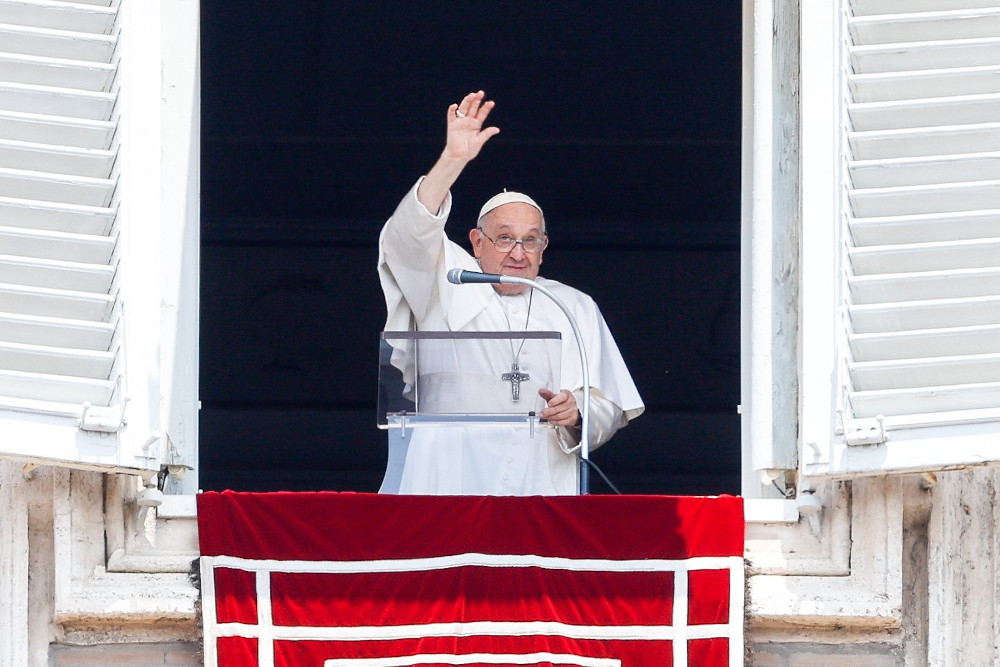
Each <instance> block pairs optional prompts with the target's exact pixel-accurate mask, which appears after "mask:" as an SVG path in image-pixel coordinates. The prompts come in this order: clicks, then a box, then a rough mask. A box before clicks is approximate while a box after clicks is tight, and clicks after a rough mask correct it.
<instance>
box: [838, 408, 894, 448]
mask: <svg viewBox="0 0 1000 667" xmlns="http://www.w3.org/2000/svg"><path fill="white" fill-rule="evenodd" d="M884 419H885V418H884V417H883V416H882V415H878V416H876V417H866V418H864V419H845V420H844V444H846V445H850V446H854V445H881V444H884V443H885V441H886V440H888V439H889V434H888V433H887V432H886V430H885V423H884V421H883V420H884Z"/></svg>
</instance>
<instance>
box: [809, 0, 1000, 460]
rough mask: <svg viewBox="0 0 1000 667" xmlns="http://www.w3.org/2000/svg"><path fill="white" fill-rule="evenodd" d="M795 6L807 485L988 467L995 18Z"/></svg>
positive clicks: (994, 361)
mask: <svg viewBox="0 0 1000 667" xmlns="http://www.w3.org/2000/svg"><path fill="white" fill-rule="evenodd" d="M902 4H903V3H891V2H885V1H884V0H841V1H840V2H836V3H830V4H829V5H828V4H827V3H805V4H803V6H802V9H801V11H802V33H801V39H802V63H801V82H802V83H801V92H802V96H801V100H802V102H801V103H802V113H801V119H802V121H801V122H802V126H801V137H802V142H801V150H802V153H801V158H802V163H801V164H802V166H801V182H802V223H801V235H802V236H801V252H802V282H801V285H802V299H801V304H802V311H801V319H800V321H801V341H802V349H801V365H802V374H801V389H802V399H801V404H802V412H801V420H800V442H801V443H802V454H801V455H802V467H803V470H804V472H805V473H806V474H807V475H818V476H844V475H853V474H875V473H884V472H890V471H921V470H933V469H939V468H947V467H954V466H965V465H972V464H983V463H992V462H997V461H998V460H1000V438H998V435H1000V123H997V118H1000V77H998V76H997V75H998V74H1000V48H998V47H1000V7H997V8H985V9H984V8H982V7H981V5H983V4H984V3H981V2H963V1H961V0H959V1H953V0H940V1H939V2H924V3H920V7H919V9H913V10H912V11H911V12H909V13H899V11H900V9H903V6H902Z"/></svg>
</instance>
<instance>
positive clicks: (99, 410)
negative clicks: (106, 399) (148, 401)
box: [79, 402, 125, 433]
mask: <svg viewBox="0 0 1000 667" xmlns="http://www.w3.org/2000/svg"><path fill="white" fill-rule="evenodd" d="M79 424H80V430H81V431H96V432H98V433H117V432H118V431H120V430H122V427H124V426H125V402H122V403H119V404H118V405H112V406H110V407H106V408H105V407H94V406H93V405H91V404H90V403H84V404H83V412H81V413H80V421H79Z"/></svg>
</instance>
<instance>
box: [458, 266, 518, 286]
mask: <svg viewBox="0 0 1000 667" xmlns="http://www.w3.org/2000/svg"><path fill="white" fill-rule="evenodd" d="M507 278H508V276H501V275H500V274H498V273H479V272H477V271H464V270H462V269H451V270H450V271H448V282H450V283H453V284H455V285H468V284H470V283H490V284H497V283H506V282H508V280H507ZM509 282H513V281H509Z"/></svg>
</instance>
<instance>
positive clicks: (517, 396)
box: [500, 360, 531, 403]
mask: <svg viewBox="0 0 1000 667" xmlns="http://www.w3.org/2000/svg"><path fill="white" fill-rule="evenodd" d="M500 379H501V380H507V381H508V382H510V400H512V401H514V402H515V403H517V402H518V401H519V400H521V383H522V382H523V381H524V380H529V379H531V376H529V375H528V374H527V373H522V372H521V369H520V367H519V366H518V365H517V360H515V361H514V363H512V364H511V365H510V373H504V374H503V375H501V376H500Z"/></svg>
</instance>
